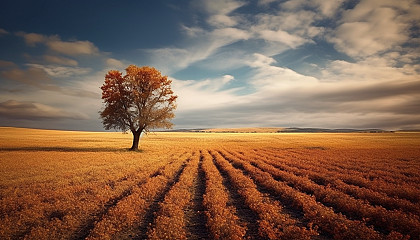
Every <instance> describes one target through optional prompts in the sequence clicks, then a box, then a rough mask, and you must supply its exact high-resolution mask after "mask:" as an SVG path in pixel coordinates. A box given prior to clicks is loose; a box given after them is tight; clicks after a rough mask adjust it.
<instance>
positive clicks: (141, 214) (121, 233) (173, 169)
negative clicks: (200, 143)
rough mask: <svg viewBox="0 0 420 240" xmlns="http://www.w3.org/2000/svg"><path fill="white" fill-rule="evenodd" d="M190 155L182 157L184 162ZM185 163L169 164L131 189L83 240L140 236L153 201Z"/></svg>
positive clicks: (174, 162)
mask: <svg viewBox="0 0 420 240" xmlns="http://www.w3.org/2000/svg"><path fill="white" fill-rule="evenodd" d="M189 157H191V155H190V154H189V155H188V154H187V155H183V156H182V157H181V158H182V159H188V158H189ZM185 161H186V160H184V161H182V160H181V161H179V160H177V161H173V162H172V163H170V164H168V165H166V166H165V167H164V168H163V169H161V170H160V171H159V172H157V173H155V174H154V175H153V176H151V177H150V178H148V179H147V181H146V182H145V183H144V184H141V185H139V186H137V187H135V188H134V189H133V191H132V192H131V194H130V195H129V196H127V197H126V198H124V199H123V200H121V201H119V202H118V203H117V204H116V205H115V207H113V208H112V209H110V210H109V211H108V213H107V214H106V215H105V216H104V217H103V218H102V219H101V220H100V221H99V222H97V223H96V224H95V226H94V228H93V229H92V231H91V232H90V234H89V236H88V237H87V239H132V238H133V237H135V236H137V235H139V234H141V233H140V232H139V229H140V227H141V223H142V222H144V218H145V216H146V214H147V213H148V210H149V208H150V206H151V205H152V203H153V202H154V201H155V199H156V198H157V197H158V195H159V194H161V193H162V192H163V191H164V190H165V188H166V187H167V186H168V185H170V184H171V182H173V181H174V180H175V178H176V176H177V174H180V173H181V171H182V169H183V166H184V164H185ZM146 227H147V226H146Z"/></svg>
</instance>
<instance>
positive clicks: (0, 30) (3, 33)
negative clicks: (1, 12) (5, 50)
mask: <svg viewBox="0 0 420 240" xmlns="http://www.w3.org/2000/svg"><path fill="white" fill-rule="evenodd" d="M7 34H10V33H9V32H8V31H6V30H4V29H3V28H0V36H2V35H7Z"/></svg>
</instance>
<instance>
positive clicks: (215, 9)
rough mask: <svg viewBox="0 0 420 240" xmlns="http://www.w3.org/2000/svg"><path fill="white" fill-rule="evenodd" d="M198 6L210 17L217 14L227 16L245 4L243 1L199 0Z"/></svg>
mask: <svg viewBox="0 0 420 240" xmlns="http://www.w3.org/2000/svg"><path fill="white" fill-rule="evenodd" d="M199 4H200V6H201V8H203V9H204V10H205V11H206V12H208V13H209V14H212V15H217V14H225V15H226V14H229V13H231V12H232V11H234V10H236V9H238V8H239V7H241V6H243V5H245V2H243V1H237V0H212V1H207V0H201V1H200V3H199Z"/></svg>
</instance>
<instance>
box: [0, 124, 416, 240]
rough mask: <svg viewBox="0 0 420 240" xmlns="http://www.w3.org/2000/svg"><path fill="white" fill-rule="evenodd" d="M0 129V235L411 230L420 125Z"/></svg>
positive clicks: (376, 234) (404, 234)
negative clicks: (381, 129)
mask: <svg viewBox="0 0 420 240" xmlns="http://www.w3.org/2000/svg"><path fill="white" fill-rule="evenodd" d="M131 141H132V135H131V134H121V133H109V132H108V133H101V132H75V131H53V130H34V129H21V128H6V127H2V128H0V216H1V218H0V239H419V238H420V133H343V134H340V133H179V132H158V133H150V134H148V135H146V136H144V137H143V138H142V140H141V142H140V149H141V151H140V152H130V151H127V148H129V147H130V146H131Z"/></svg>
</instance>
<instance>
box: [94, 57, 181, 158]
mask: <svg viewBox="0 0 420 240" xmlns="http://www.w3.org/2000/svg"><path fill="white" fill-rule="evenodd" d="M125 70H126V75H124V76H123V75H122V73H121V72H120V71H117V70H111V71H109V72H108V73H107V74H106V76H105V83H104V84H103V85H102V87H101V89H102V99H103V100H104V104H105V109H104V110H103V111H100V112H99V113H100V115H101V118H102V123H103V125H104V127H105V129H107V130H109V129H111V128H114V129H117V130H122V131H124V132H126V131H128V130H130V131H131V132H132V133H133V145H132V146H131V148H130V150H137V149H138V145H139V141H140V135H141V133H142V132H143V131H144V132H148V131H149V130H150V129H154V128H171V127H172V125H173V124H172V123H171V122H170V120H171V119H172V118H173V117H174V116H175V115H174V113H173V111H174V110H175V108H176V105H175V101H176V98H177V96H176V95H174V92H173V91H172V89H171V83H172V81H171V80H169V79H168V77H167V76H162V75H161V73H160V72H159V71H158V70H156V69H155V68H153V67H147V66H145V67H137V66H135V65H130V66H128V67H127V68H126V69H125Z"/></svg>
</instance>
